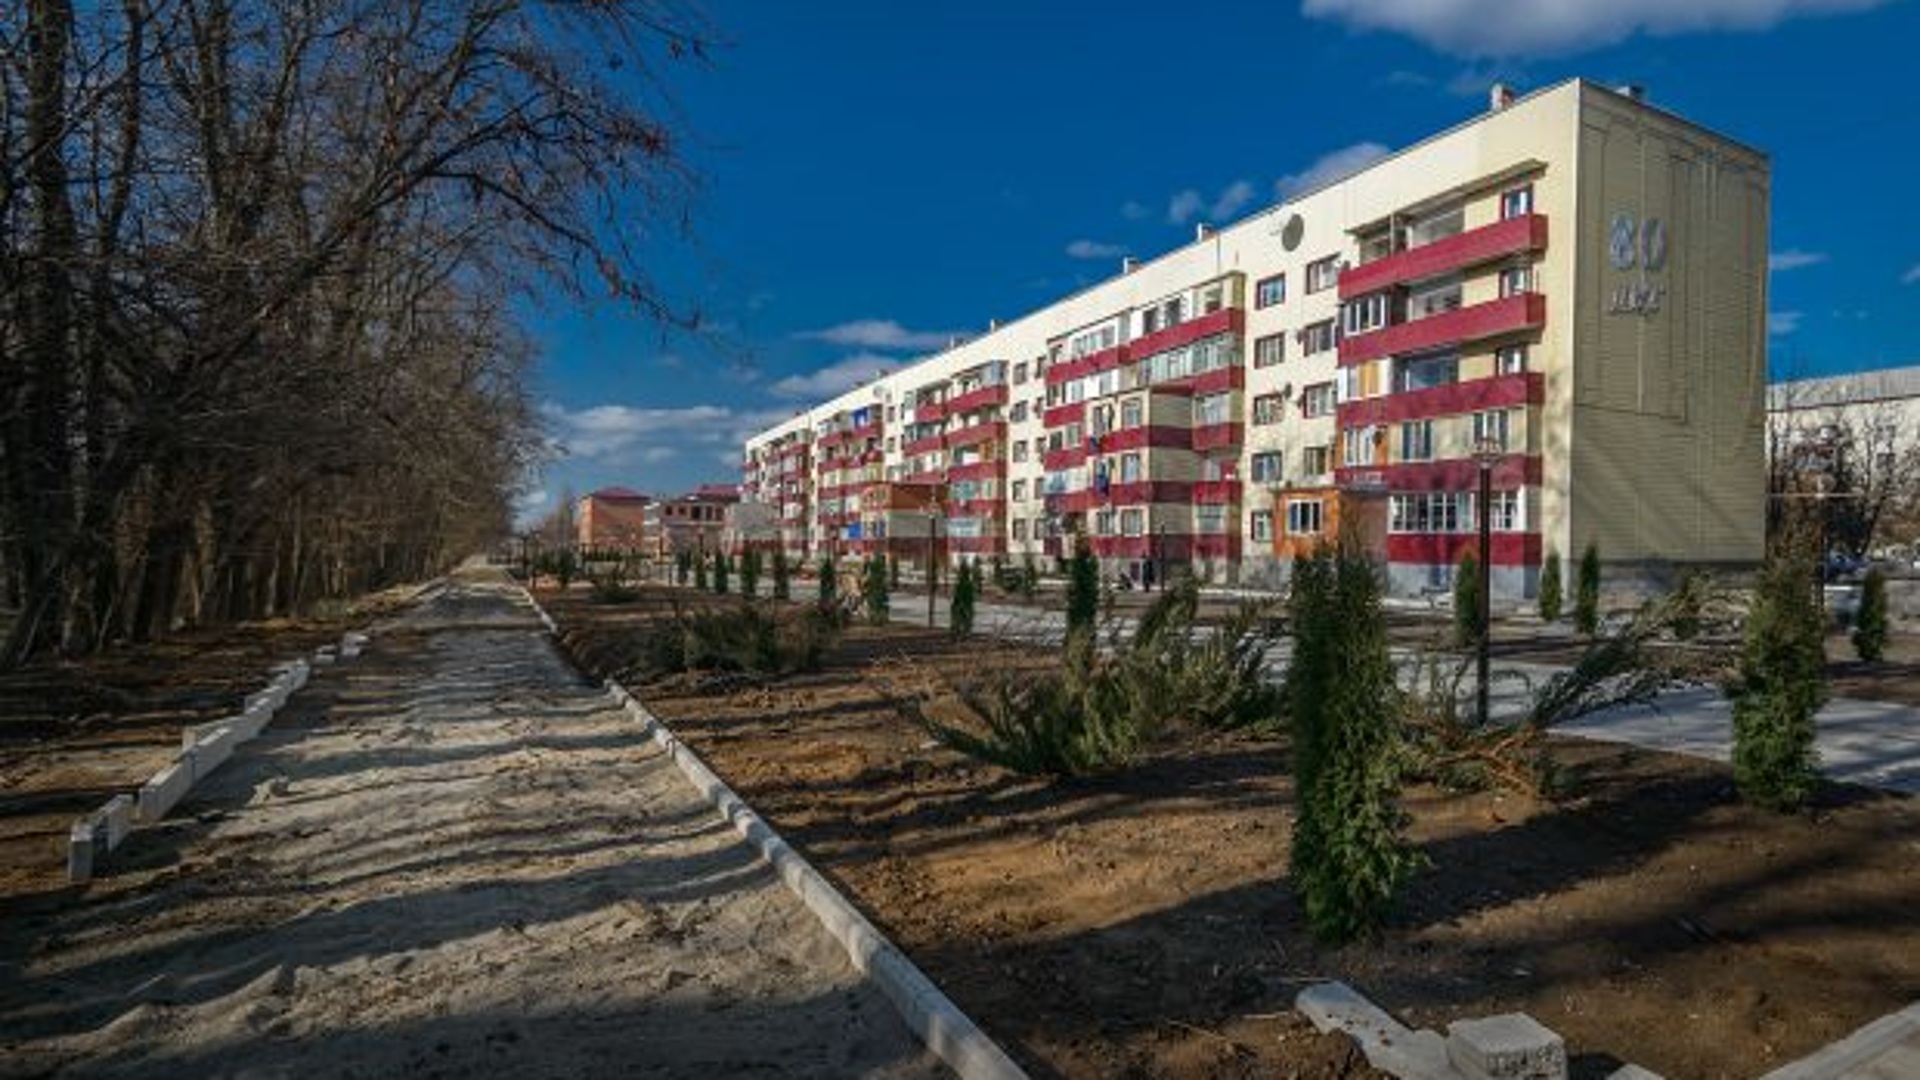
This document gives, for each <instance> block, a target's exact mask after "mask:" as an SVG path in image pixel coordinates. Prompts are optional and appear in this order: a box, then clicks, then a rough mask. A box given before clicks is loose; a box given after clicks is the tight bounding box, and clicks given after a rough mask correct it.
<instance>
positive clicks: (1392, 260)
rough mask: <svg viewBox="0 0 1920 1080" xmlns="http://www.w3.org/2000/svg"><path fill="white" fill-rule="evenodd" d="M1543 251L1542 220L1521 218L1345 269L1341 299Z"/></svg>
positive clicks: (1544, 222) (1528, 216)
mask: <svg viewBox="0 0 1920 1080" xmlns="http://www.w3.org/2000/svg"><path fill="white" fill-rule="evenodd" d="M1546 246H1547V219H1546V216H1545V215H1543V214H1523V215H1521V216H1519V217H1513V218H1508V219H1506V220H1505V221H1496V222H1494V223H1493V224H1491V225H1482V226H1481V227H1479V228H1477V229H1468V230H1467V231H1466V232H1462V233H1455V234H1454V235H1452V236H1449V237H1447V238H1446V239H1445V240H1436V241H1434V242H1433V243H1431V244H1422V245H1421V246H1419V247H1417V248H1408V249H1407V250H1405V251H1399V252H1395V253H1394V254H1392V255H1388V256H1387V257H1385V258H1383V259H1375V260H1374V261H1372V262H1370V263H1365V264H1362V265H1360V266H1350V267H1348V268H1347V269H1345V270H1342V271H1341V272H1340V299H1342V300H1350V299H1352V298H1353V297H1356V296H1365V295H1366V294H1367V293H1370V292H1377V291H1379V290H1381V289H1384V288H1386V287H1388V286H1390V285H1399V284H1402V283H1404V282H1408V281H1418V280H1420V279H1422V278H1428V277H1434V276H1436V275H1439V274H1445V273H1450V272H1452V271H1455V270H1464V269H1466V268H1468V267H1471V266H1478V265H1480V264H1482V263H1488V262H1492V261H1493V260H1495V259H1499V258H1503V257H1505V256H1507V255H1512V254H1515V253H1516V252H1521V251H1539V250H1541V249H1543V248H1545V247H1546Z"/></svg>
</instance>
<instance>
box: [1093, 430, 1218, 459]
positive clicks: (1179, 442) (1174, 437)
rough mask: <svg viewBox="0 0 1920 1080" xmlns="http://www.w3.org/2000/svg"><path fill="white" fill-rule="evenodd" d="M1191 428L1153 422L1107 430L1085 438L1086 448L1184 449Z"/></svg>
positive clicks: (1112, 451) (1096, 450) (1105, 451)
mask: <svg viewBox="0 0 1920 1080" xmlns="http://www.w3.org/2000/svg"><path fill="white" fill-rule="evenodd" d="M1191 432H1192V429H1191V428H1184V427H1174V426H1172V425H1170V424H1154V425H1151V426H1148V427H1130V428H1121V429H1120V430H1118V431H1109V432H1107V433H1106V434H1105V435H1093V436H1089V437H1088V438H1087V450H1088V452H1089V453H1094V454H1118V453H1120V452H1122V451H1126V450H1139V449H1141V448H1143V447H1179V448H1182V449H1185V448H1186V447H1187V445H1188V442H1189V440H1190V439H1191V438H1192V434H1191Z"/></svg>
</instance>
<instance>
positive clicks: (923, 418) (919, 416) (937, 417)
mask: <svg viewBox="0 0 1920 1080" xmlns="http://www.w3.org/2000/svg"><path fill="white" fill-rule="evenodd" d="M946 418H947V403H946V402H944V401H923V402H921V403H919V404H918V405H915V406H914V407H913V419H914V420H915V421H916V422H917V423H922V424H935V423H939V422H940V421H942V420H945V419H946Z"/></svg>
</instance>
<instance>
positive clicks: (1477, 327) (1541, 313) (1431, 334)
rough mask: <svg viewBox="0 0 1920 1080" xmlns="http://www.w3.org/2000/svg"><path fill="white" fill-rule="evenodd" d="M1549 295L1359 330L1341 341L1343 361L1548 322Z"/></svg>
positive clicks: (1508, 298) (1513, 298)
mask: <svg viewBox="0 0 1920 1080" xmlns="http://www.w3.org/2000/svg"><path fill="white" fill-rule="evenodd" d="M1546 321H1547V298H1546V297H1545V296H1542V295H1541V294H1539V293H1515V294H1514V295H1512V296H1503V297H1501V298H1500V299H1498V300H1488V301H1487V302H1485V303H1483V304H1474V305H1472V306H1471V307H1463V308H1460V309H1458V310H1456V311H1449V312H1447V313H1446V314H1444V315H1432V316H1428V317H1427V318H1424V319H1416V320H1415V321H1413V322H1405V323H1396V324H1394V325H1392V326H1389V327H1387V328H1385V329H1383V330H1375V331H1373V332H1371V333H1366V334H1358V335H1355V336H1354V337H1350V338H1346V339H1345V340H1343V341H1341V342H1340V363H1341V364H1343V365H1345V364H1357V363H1360V362H1361V361H1363V360H1372V359H1374V358H1376V357H1381V356H1394V355H1397V354H1399V353H1410V352H1419V351H1421V350H1424V349H1437V348H1440V347H1442V346H1446V345H1462V344H1465V343H1467V342H1470V341H1480V340H1483V339H1486V338H1490V337H1496V336H1498V335H1500V334H1510V333H1513V332H1515V331H1518V330H1530V329H1533V328H1535V327H1538V326H1542V325H1545V323H1546Z"/></svg>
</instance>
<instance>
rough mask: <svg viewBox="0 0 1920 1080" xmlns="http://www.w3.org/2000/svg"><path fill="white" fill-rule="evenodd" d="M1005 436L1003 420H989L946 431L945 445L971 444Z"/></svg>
mask: <svg viewBox="0 0 1920 1080" xmlns="http://www.w3.org/2000/svg"><path fill="white" fill-rule="evenodd" d="M1006 437H1007V422H1006V421H1005V420H989V421H987V422H986V423H984V424H975V425H973V426H972V427H964V428H961V429H960V430H958V431H949V432H947V445H948V446H950V447H955V448H958V447H962V446H972V445H974V444H975V443H981V442H987V441H989V440H1004V439H1005V438H1006Z"/></svg>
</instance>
